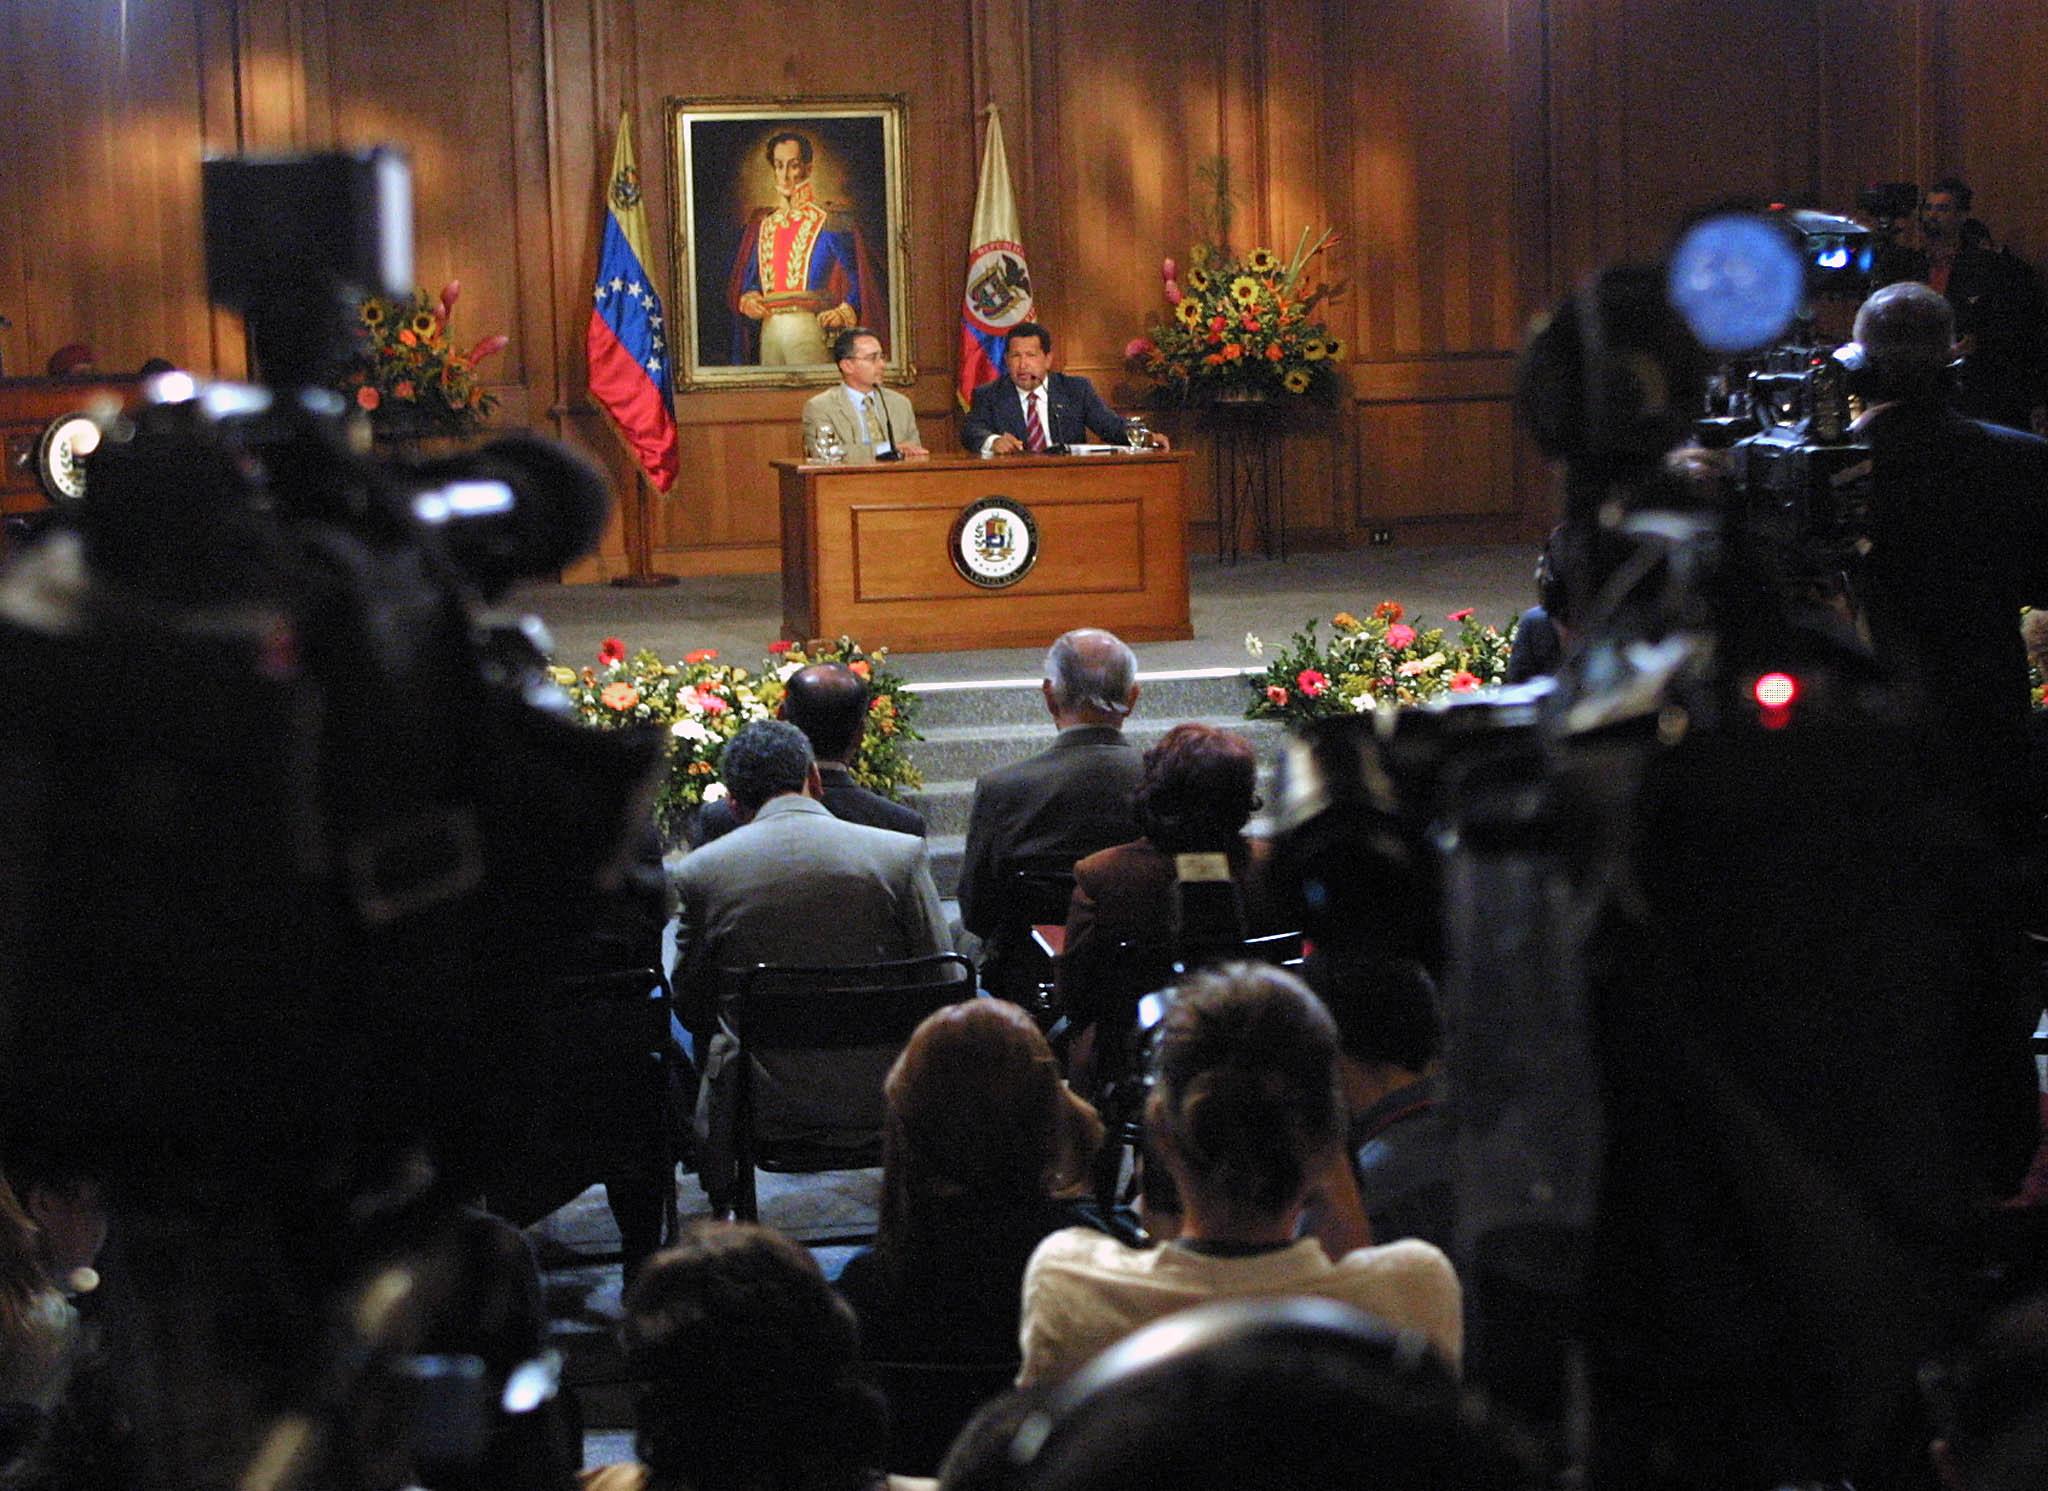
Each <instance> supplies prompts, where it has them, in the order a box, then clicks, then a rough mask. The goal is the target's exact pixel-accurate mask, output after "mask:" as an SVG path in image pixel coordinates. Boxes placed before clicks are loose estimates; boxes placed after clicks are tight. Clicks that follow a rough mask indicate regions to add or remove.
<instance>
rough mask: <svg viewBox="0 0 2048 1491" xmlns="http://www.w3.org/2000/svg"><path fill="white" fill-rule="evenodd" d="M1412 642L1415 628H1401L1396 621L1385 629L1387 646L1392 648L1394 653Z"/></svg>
mask: <svg viewBox="0 0 2048 1491" xmlns="http://www.w3.org/2000/svg"><path fill="white" fill-rule="evenodd" d="M1414 640H1415V628H1414V627H1412V626H1403V625H1402V624H1401V623H1400V622H1398V621H1397V622H1395V623H1394V624H1393V625H1392V626H1390V627H1388V628H1387V646H1389V647H1391V648H1393V649H1394V651H1396V652H1399V651H1400V650H1401V649H1402V648H1404V647H1406V646H1408V645H1409V643H1411V642H1413V641H1414Z"/></svg>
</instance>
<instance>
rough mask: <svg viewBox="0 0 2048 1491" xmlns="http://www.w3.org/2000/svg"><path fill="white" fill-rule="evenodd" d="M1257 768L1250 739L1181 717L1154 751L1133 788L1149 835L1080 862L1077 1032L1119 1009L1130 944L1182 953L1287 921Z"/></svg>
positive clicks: (1070, 997)
mask: <svg viewBox="0 0 2048 1491" xmlns="http://www.w3.org/2000/svg"><path fill="white" fill-rule="evenodd" d="M1257 772H1258V761H1257V759H1256V757H1254V756H1253V754H1252V748H1251V746H1250V744H1249V743H1248V742H1247V741H1246V740H1245V739H1244V737H1243V736H1240V735H1234V734H1232V733H1231V732H1230V731H1228V730H1219V729H1217V728H1216V727H1215V726H1213V725H1202V724H1188V725H1175V726H1174V727H1173V728H1172V729H1171V730H1169V731H1167V732H1166V734H1165V735H1163V736H1161V737H1160V738H1159V741H1158V743H1157V744H1155V745H1154V746H1152V748H1151V749H1150V750H1148V751H1146V752H1145V756H1144V763H1143V770H1142V773H1141V775H1140V777H1139V779H1138V787H1137V791H1136V793H1135V794H1134V805H1135V807H1136V809H1137V815H1138V824H1139V827H1140V828H1141V829H1142V831H1143V834H1142V837H1140V838H1137V839H1134V840H1132V841H1131V842H1130V843H1128V844H1118V845H1116V846H1114V847H1112V848H1109V849H1104V850H1101V851H1099V852H1098V853H1095V854H1091V855H1089V856H1088V857H1087V858H1086V859H1084V860H1082V861H1080V862H1079V863H1078V864H1076V865H1075V866H1074V895H1073V900H1072V902H1071V904H1070V905H1069V907H1068V909H1067V935H1066V942H1065V945H1064V947H1063V949H1062V951H1061V953H1060V957H1059V960H1058V963H1057V964H1056V970H1057V978H1058V987H1059V996H1060V999H1059V1003H1060V1008H1061V1010H1062V1011H1063V1012H1064V1013H1065V1014H1066V1016H1067V1020H1068V1023H1069V1024H1070V1025H1071V1026H1072V1027H1073V1028H1074V1029H1075V1030H1076V1031H1077V1032H1080V1031H1085V1030H1087V1028H1088V1027H1089V1026H1091V1025H1093V1024H1094V1022H1095V1021H1097V1020H1098V1019H1101V1018H1103V1017H1104V1016H1105V1015H1109V1014H1112V1013H1113V1012H1112V1011H1111V1010H1110V1008H1109V1004H1108V1002H1109V1001H1111V1000H1113V999H1114V998H1115V997H1116V996H1117V995H1118V994H1119V993H1120V992H1124V991H1119V990H1117V989H1115V988H1113V987H1111V984H1112V982H1113V980H1114V976H1115V974H1116V972H1117V970H1116V967H1115V954H1116V950H1117V944H1118V943H1120V942H1127V943H1144V944H1150V945H1152V946H1154V947H1156V948H1158V949H1159V950H1160V951H1161V952H1162V953H1165V954H1168V955H1172V954H1174V953H1180V952H1194V951H1197V950H1199V949H1201V948H1203V947H1219V946H1227V945H1229V944H1231V943H1234V942H1241V941H1242V940H1243V938H1244V937H1246V936H1247V935H1258V934H1261V933H1266V932H1278V931H1285V930H1287V929H1286V928H1285V927H1283V926H1282V925H1281V916H1280V912H1279V911H1278V909H1277V908H1276V907H1275V906H1274V905H1272V903H1271V900H1270V898H1269V897H1268V896H1267V895H1266V894H1265V887H1264V878H1263V875H1262V873H1261V869H1262V866H1263V864H1264V862H1265V857H1266V850H1267V847H1268V846H1267V845H1266V843H1265V841H1263V840H1248V839H1246V838H1245V836H1244V826H1245V824H1246V823H1247V822H1249V821H1250V819H1251V815H1252V809H1253V808H1254V807H1256V806H1257V805H1258V795H1257V793H1256V792H1255V791H1254V782H1255V779H1256V776H1257ZM1190 884H1193V885H1199V886H1203V887H1205V888H1211V889H1220V890H1227V891H1232V892H1234V894H1229V895H1226V896H1225V897H1224V898H1222V899H1223V902H1224V903H1225V904H1223V905H1220V906H1219V904H1218V902H1217V901H1216V900H1215V899H1213V898H1212V899H1210V900H1208V901H1207V902H1206V903H1204V902H1200V901H1198V900H1196V899H1194V898H1190V899H1188V900H1186V901H1184V900H1183V889H1184V887H1186V886H1189V885H1190ZM1084 1049H1085V1048H1084Z"/></svg>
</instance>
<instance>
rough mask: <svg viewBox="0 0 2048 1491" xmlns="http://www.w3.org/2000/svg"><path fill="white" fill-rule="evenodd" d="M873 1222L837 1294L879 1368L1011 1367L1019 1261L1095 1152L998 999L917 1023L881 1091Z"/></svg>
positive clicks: (1046, 1061) (1070, 1099) (1038, 1039)
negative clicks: (868, 1243) (878, 1196)
mask: <svg viewBox="0 0 2048 1491" xmlns="http://www.w3.org/2000/svg"><path fill="white" fill-rule="evenodd" d="M883 1097H884V1101H885V1102H886V1103H887V1105H888V1117H887V1120H886V1123H885V1126H884V1128H883V1131H882V1214H881V1225H880V1227H879V1229H878V1231H877V1233H876V1236H875V1245H874V1247H872V1248H870V1249H868V1250H866V1251H865V1252H862V1253H860V1254H858V1255H856V1256H855V1257H854V1258H852V1259H851V1260H850V1261H849V1262H848V1263H847V1265H846V1268H845V1269H844V1271H843V1272H842V1273H841V1274H840V1276H839V1289H840V1292H841V1293H842V1294H844V1295H845V1296H846V1297H847V1299H848V1300H850V1301H851V1302H852V1304H853V1307H854V1310H855V1311H856V1312H857V1313H858V1314H859V1316H860V1323H861V1339H862V1341H863V1343H864V1345H865V1347H866V1352H867V1355H868V1356H869V1357H871V1358H873V1359H876V1360H880V1361H909V1362H987V1363H992V1362H1014V1361H1015V1360H1016V1359H1017V1302H1018V1289H1019V1285H1020V1284H1021V1282H1022V1280H1023V1277H1024V1263H1025V1260H1026V1259H1028V1258H1029V1257H1030V1256H1031V1250H1032V1249H1033V1248H1035V1247H1037V1246H1038V1244H1039V1242H1040V1241H1041V1240H1042V1239H1044V1238H1045V1237H1046V1236H1047V1234H1049V1233H1052V1232H1057V1231H1058V1230H1059V1229H1060V1228H1062V1227H1067V1226H1071V1225H1073V1224H1074V1223H1076V1222H1078V1221H1080V1220H1082V1218H1081V1217H1080V1216H1079V1215H1078V1214H1077V1213H1076V1211H1075V1210H1074V1208H1073V1207H1072V1206H1071V1205H1070V1204H1068V1203H1065V1202H1062V1201H1060V1200H1059V1199H1057V1198H1058V1196H1059V1194H1060V1193H1061V1192H1062V1191H1063V1190H1067V1189H1071V1188H1072V1187H1073V1186H1074V1184H1075V1183H1076V1182H1077V1181H1078V1180H1080V1178H1081V1177H1084V1176H1085V1175H1086V1174H1087V1173H1088V1162H1089V1160H1090V1158H1091V1157H1092V1156H1093V1154H1094V1151H1095V1148H1096V1146H1097V1145H1099V1144H1100V1143H1101V1142H1102V1124H1101V1122H1100V1121H1099V1120H1098V1119H1097V1118H1096V1116H1095V1110H1094V1109H1092V1108H1090V1107H1089V1106H1088V1105H1087V1104H1086V1103H1084V1102H1082V1101H1081V1100H1080V1099H1079V1098H1077V1097H1075V1096H1074V1095H1073V1094H1072V1093H1071V1092H1069V1091H1068V1090H1067V1085H1066V1083H1065V1082H1063V1081H1061V1080H1060V1073H1059V1067H1058V1065H1057V1064H1056V1063H1055V1061H1054V1059H1053V1054H1052V1048H1051V1047H1049V1046H1048V1045H1046V1043H1045V1037H1044V1036H1043V1035H1041V1034H1039V1031H1038V1027H1037V1025H1035V1024H1034V1023H1032V1019H1031V1017H1030V1016H1029V1015H1027V1014H1026V1013H1025V1012H1024V1011H1023V1010H1022V1009H1020V1008H1019V1007H1018V1006H1016V1005H1014V1004H1011V1003H1010V1002H1008V1001H1007V1000H1002V999H970V1000H967V1001H965V1002H964V1003H961V1004H955V1005H949V1006H948V1007H947V1008H945V1009H942V1010H940V1011H938V1012H937V1013H935V1014H933V1015H931V1016H929V1017H928V1018H927V1019H926V1020H925V1021H924V1023H923V1024H921V1025H919V1026H918V1027H917V1030H916V1031H915V1032H914V1033H913V1034H912V1035H911V1037H910V1043H909V1044H908V1045H907V1046H905V1047H904V1048H903V1054H902V1055H901V1056H899V1057H898V1058H897V1060H896V1065H895V1066H894V1067H892V1068H891V1069H890V1072H889V1077H888V1081H887V1082H886V1084H885V1085H884V1087H883Z"/></svg>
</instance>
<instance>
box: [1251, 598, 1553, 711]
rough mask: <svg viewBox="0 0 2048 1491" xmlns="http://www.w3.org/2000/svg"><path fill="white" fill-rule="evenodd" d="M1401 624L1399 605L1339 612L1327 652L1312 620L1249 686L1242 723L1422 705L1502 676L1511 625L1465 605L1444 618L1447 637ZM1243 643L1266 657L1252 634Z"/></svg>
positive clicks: (1495, 681)
mask: <svg viewBox="0 0 2048 1491" xmlns="http://www.w3.org/2000/svg"><path fill="white" fill-rule="evenodd" d="M1406 618H1407V612H1406V610H1405V609H1404V608H1403V607H1402V605H1401V603H1400V602H1399V601H1381V602H1380V603H1379V604H1378V605H1377V606H1374V607H1373V608H1372V612H1371V614H1370V615H1368V616H1367V617H1366V618H1365V619H1364V620H1363V621H1361V620H1359V619H1358V618H1357V617H1356V616H1353V615H1351V614H1350V613H1349V612H1347V611H1340V612H1339V613H1338V614H1337V615H1336V616H1335V617H1333V618H1332V620H1331V623H1330V624H1331V627H1332V628H1333V635H1332V636H1331V638H1330V640H1329V644H1328V645H1327V646H1325V645H1324V643H1323V642H1322V640H1321V638H1320V637H1319V636H1318V635H1317V623H1316V622H1313V621H1311V622H1310V623H1309V624H1308V625H1307V626H1306V627H1304V628H1303V629H1302V630H1301V631H1298V632H1296V633H1295V634H1294V635H1293V636H1292V637H1290V638H1288V639H1287V645H1286V646H1285V647H1283V648H1281V649H1280V650H1279V651H1278V653H1277V654H1276V655H1275V656H1274V658H1273V660H1272V661H1271V662H1269V663H1267V664H1266V669H1265V672H1264V673H1263V674H1262V675H1260V676H1259V677H1258V678H1257V679H1256V680H1255V681H1254V685H1253V686H1254V687H1255V688H1256V689H1257V690H1258V692H1257V695H1256V696H1255V697H1254V698H1253V700H1252V702H1251V704H1250V706H1249V707H1248V708H1247V709H1246V710H1245V717H1246V718H1247V719H1254V720H1259V719H1267V720H1285V721H1287V722H1288V723H1289V724H1305V723H1306V722H1308V721H1309V720H1317V719H1324V718H1327V717H1328V716H1330V715H1339V714H1356V713H1359V712H1361V711H1364V710H1367V709H1370V708H1372V707H1373V706H1374V705H1376V704H1420V703H1422V702H1423V701H1424V700H1426V699H1434V698H1436V697H1437V696H1438V695H1439V694H1457V693H1465V692H1467V691H1469V690H1472V689H1482V688H1491V687H1492V686H1493V685H1495V684H1498V683H1500V682H1502V681H1503V680H1504V679H1505V678H1506V677H1507V671H1508V652H1509V650H1510V648H1511V647H1512V646H1513V644H1514V635H1515V624H1514V623H1513V622H1510V623H1509V624H1508V628H1507V630H1506V631H1502V630H1501V629H1500V628H1498V627H1494V626H1488V625H1485V624H1483V623H1481V622H1480V621H1479V620H1478V619H1477V618H1476V617H1475V616H1474V615H1473V613H1472V610H1471V608H1470V607H1467V608H1466V609H1464V610H1462V611H1453V612H1451V613H1450V615H1448V616H1446V617H1445V618H1444V620H1445V621H1447V622H1449V623H1451V624H1453V625H1455V626H1456V627H1457V628H1458V632H1457V635H1456V636H1455V637H1454V638H1451V637H1447V636H1446V634H1445V631H1444V628H1443V627H1441V626H1431V627H1415V626H1411V625H1409V623H1408V621H1407V619H1406ZM1244 641H1245V649H1246V650H1247V651H1248V652H1250V653H1251V654H1252V655H1253V656H1254V657H1260V656H1263V655H1264V654H1265V650H1266V649H1265V646H1264V644H1263V643H1261V642H1260V641H1259V639H1258V638H1257V637H1256V636H1252V635H1249V634H1248V635H1247V636H1246V637H1245V639H1244Z"/></svg>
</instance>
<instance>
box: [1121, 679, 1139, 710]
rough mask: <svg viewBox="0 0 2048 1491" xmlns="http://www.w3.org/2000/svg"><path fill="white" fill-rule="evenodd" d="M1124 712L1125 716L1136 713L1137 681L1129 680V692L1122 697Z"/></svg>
mask: <svg viewBox="0 0 2048 1491" xmlns="http://www.w3.org/2000/svg"><path fill="white" fill-rule="evenodd" d="M1124 711H1125V712H1126V713H1127V714H1136V713H1137V712H1138V681H1137V680H1136V679H1135V678H1134V679H1132V680H1131V691H1130V692H1129V693H1128V694H1125V695H1124Z"/></svg>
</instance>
